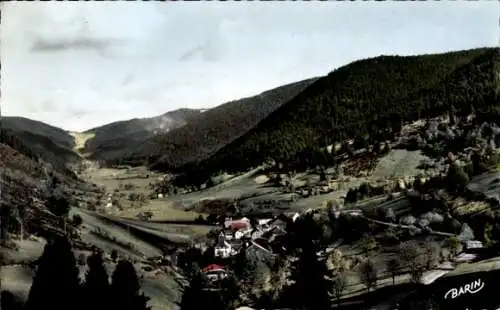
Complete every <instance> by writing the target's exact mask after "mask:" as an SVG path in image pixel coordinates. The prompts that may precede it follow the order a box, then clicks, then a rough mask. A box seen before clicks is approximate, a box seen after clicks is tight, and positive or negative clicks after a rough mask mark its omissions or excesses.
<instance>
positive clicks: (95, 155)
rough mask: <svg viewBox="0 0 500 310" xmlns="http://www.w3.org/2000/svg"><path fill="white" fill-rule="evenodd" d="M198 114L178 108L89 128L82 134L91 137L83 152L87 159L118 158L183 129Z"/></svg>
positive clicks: (191, 110) (198, 113)
mask: <svg viewBox="0 0 500 310" xmlns="http://www.w3.org/2000/svg"><path fill="white" fill-rule="evenodd" d="M200 113H201V112H200V110H193V109H179V110H175V111H170V112H167V113H165V114H163V115H160V116H156V117H147V118H134V119H131V120H125V121H119V122H114V123H110V124H106V125H104V126H100V127H96V128H93V129H89V130H87V131H86V132H85V133H89V134H93V135H94V137H93V138H92V139H90V140H89V141H87V143H86V144H85V149H84V150H83V152H84V153H88V154H91V155H90V159H101V160H107V159H109V158H114V157H120V156H122V154H123V153H127V152H130V150H133V148H134V147H135V146H136V145H137V143H140V142H143V141H144V140H146V139H147V138H150V137H152V136H154V135H162V134H165V133H166V132H169V131H170V130H172V129H175V128H178V127H182V126H184V125H185V124H186V123H188V122H190V121H191V120H192V119H194V118H196V117H199V115H200Z"/></svg>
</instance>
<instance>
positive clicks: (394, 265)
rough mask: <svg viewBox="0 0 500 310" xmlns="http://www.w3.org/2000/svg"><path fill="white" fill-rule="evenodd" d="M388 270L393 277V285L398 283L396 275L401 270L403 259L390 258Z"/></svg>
mask: <svg viewBox="0 0 500 310" xmlns="http://www.w3.org/2000/svg"><path fill="white" fill-rule="evenodd" d="M387 271H388V272H389V274H390V275H391V277H392V286H394V285H395V284H396V276H397V275H399V273H400V271H401V260H400V259H399V258H397V257H396V258H393V259H391V260H389V261H388V262H387Z"/></svg>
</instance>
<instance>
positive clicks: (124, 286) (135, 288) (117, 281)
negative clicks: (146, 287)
mask: <svg viewBox="0 0 500 310" xmlns="http://www.w3.org/2000/svg"><path fill="white" fill-rule="evenodd" d="M139 290H140V285H139V278H138V277H137V273H136V271H135V268H134V266H133V265H132V263H131V262H129V261H126V260H121V261H119V262H118V264H117V265H116V269H115V271H114V272H113V275H112V282H111V298H112V300H111V302H112V307H113V309H120V310H146V309H148V310H149V309H151V307H149V306H148V301H149V298H148V297H146V296H145V295H144V294H142V293H140V292H139Z"/></svg>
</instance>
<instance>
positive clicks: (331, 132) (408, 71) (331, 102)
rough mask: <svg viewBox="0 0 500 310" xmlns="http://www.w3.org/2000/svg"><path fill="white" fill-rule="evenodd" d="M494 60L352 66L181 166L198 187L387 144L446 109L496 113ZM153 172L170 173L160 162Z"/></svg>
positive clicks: (391, 60) (467, 54) (481, 55)
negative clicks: (333, 148)
mask: <svg viewBox="0 0 500 310" xmlns="http://www.w3.org/2000/svg"><path fill="white" fill-rule="evenodd" d="M497 61H498V49H496V48H482V49H473V50H466V51H457V52H449V53H444V54H429V55H421V56H405V57H403V56H379V57H375V58H371V59H365V60H360V61H356V62H353V63H351V64H349V65H347V66H344V67H341V68H339V69H337V70H335V71H333V72H331V73H330V74H328V75H327V76H325V77H322V78H320V79H318V80H317V81H315V82H314V83H312V84H311V85H310V86H309V87H307V88H306V89H305V90H304V91H303V92H301V93H300V94H299V95H297V96H296V97H295V98H293V99H292V100H291V101H289V102H288V103H286V104H284V105H282V106H281V107H280V108H279V109H277V110H276V111H275V112H274V113H272V114H270V115H269V116H268V117H267V118H265V119H264V120H262V121H261V122H260V123H259V124H258V125H257V126H256V127H255V128H253V129H252V130H250V131H249V132H248V133H246V134H245V135H243V136H241V137H239V138H238V139H236V140H235V141H233V142H232V143H230V144H229V145H227V146H226V147H224V148H222V149H220V150H219V151H218V152H217V153H215V154H214V155H213V156H211V157H210V158H209V159H207V160H200V161H197V162H195V163H193V164H191V165H188V166H185V167H183V168H185V171H186V170H187V171H188V172H189V171H190V172H191V173H188V174H187V175H191V177H192V178H194V179H200V181H201V179H203V178H205V177H208V176H209V175H211V174H213V173H216V172H219V171H222V170H224V171H241V170H243V169H247V168H250V167H252V166H256V165H259V164H261V163H263V162H264V161H266V160H274V161H276V162H281V163H287V162H290V161H296V159H297V157H301V156H302V157H304V156H306V157H307V154H304V153H305V152H306V153H307V152H315V150H317V149H318V148H320V147H325V146H327V145H330V144H333V143H335V142H341V141H343V140H344V139H348V138H357V137H363V138H365V139H368V140H370V142H375V141H376V140H378V141H380V140H385V139H387V138H388V136H389V135H391V134H392V133H391V131H393V132H394V131H397V130H399V129H400V127H401V124H402V123H404V122H409V121H414V120H417V119H420V118H425V117H432V116H437V115H441V114H443V113H445V112H447V111H450V110H454V111H456V113H458V114H461V113H462V114H466V113H469V112H470V111H472V110H476V111H489V112H493V111H496V108H497V107H496V106H495V98H496V97H495V96H496V83H495V81H496V79H495V76H494V70H495V68H496V62H497ZM153 167H154V168H157V169H160V170H169V169H172V167H171V166H170V165H169V164H168V163H165V162H163V161H159V162H156V163H155V165H153ZM188 179H189V178H188Z"/></svg>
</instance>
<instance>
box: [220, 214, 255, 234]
mask: <svg viewBox="0 0 500 310" xmlns="http://www.w3.org/2000/svg"><path fill="white" fill-rule="evenodd" d="M250 226H251V225H250V220H249V219H248V218H246V217H243V218H241V219H239V220H233V219H231V218H228V219H226V220H225V221H224V228H225V229H230V230H233V231H237V230H240V229H248V228H250Z"/></svg>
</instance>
